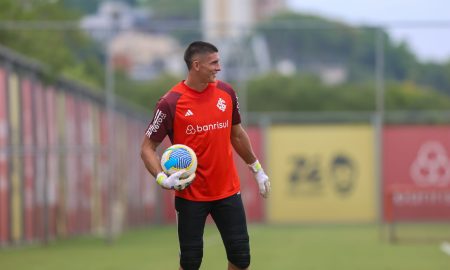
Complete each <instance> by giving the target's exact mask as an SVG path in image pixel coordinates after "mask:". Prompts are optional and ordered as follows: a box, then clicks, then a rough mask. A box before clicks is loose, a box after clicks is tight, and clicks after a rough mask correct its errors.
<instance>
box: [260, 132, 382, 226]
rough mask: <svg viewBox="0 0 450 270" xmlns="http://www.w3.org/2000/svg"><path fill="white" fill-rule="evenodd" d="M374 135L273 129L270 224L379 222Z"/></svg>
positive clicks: (270, 141) (270, 157) (270, 171)
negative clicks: (376, 219)
mask: <svg viewBox="0 0 450 270" xmlns="http://www.w3.org/2000/svg"><path fill="white" fill-rule="evenodd" d="M373 132H374V131H373V128H372V127H371V126H369V125H301V126H300V125H297V126H293V125H291V126H287V125H286V126H273V127H271V128H270V129H269V130H268V138H267V139H268V140H267V143H268V153H267V157H268V162H269V163H268V170H267V171H268V174H269V176H270V178H271V182H272V186H273V188H272V193H271V197H270V199H269V200H268V202H267V209H268V213H267V214H268V215H267V217H268V221H269V222H272V223H309V222H317V223H332V222H335V223H336V222H338V223H339V222H342V223H346V222H372V221H375V218H376V199H375V198H376V196H375V195H376V184H375V171H374V133H373Z"/></svg>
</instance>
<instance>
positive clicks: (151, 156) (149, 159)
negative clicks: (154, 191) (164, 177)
mask: <svg viewBox="0 0 450 270" xmlns="http://www.w3.org/2000/svg"><path fill="white" fill-rule="evenodd" d="M158 145H159V142H156V141H154V140H152V139H150V138H149V137H147V135H144V140H143V142H142V146H141V158H142V161H143V162H144V165H145V168H147V170H148V171H149V172H150V173H151V174H152V175H153V176H154V177H156V176H157V175H158V173H160V172H162V168H161V161H160V158H159V157H158V155H157V154H156V148H157V147H158Z"/></svg>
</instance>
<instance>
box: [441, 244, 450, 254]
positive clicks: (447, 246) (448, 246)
mask: <svg viewBox="0 0 450 270" xmlns="http://www.w3.org/2000/svg"><path fill="white" fill-rule="evenodd" d="M441 250H442V252H444V253H445V254H447V255H448V256H450V243H449V242H442V244H441Z"/></svg>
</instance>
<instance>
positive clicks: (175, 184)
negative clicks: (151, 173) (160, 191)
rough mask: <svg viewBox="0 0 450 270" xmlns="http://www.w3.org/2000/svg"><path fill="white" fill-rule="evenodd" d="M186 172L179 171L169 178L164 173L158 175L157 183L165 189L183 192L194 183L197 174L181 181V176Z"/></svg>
mask: <svg viewBox="0 0 450 270" xmlns="http://www.w3.org/2000/svg"><path fill="white" fill-rule="evenodd" d="M184 172H185V170H181V171H178V172H176V173H174V174H172V175H170V176H167V174H165V173H164V172H160V173H158V175H157V176H156V182H157V183H158V184H159V185H160V186H161V187H162V188H165V189H175V190H178V191H181V190H183V189H185V188H187V187H188V186H189V185H190V184H191V183H192V181H194V178H195V173H193V174H191V175H190V176H189V177H188V178H186V179H180V176H181V175H182V174H183V173H184Z"/></svg>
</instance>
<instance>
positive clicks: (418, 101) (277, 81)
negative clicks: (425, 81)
mask: <svg viewBox="0 0 450 270" xmlns="http://www.w3.org/2000/svg"><path fill="white" fill-rule="evenodd" d="M385 88H386V93H385V100H386V109H388V110H439V109H442V110H449V109H450V97H448V96H446V95H443V94H441V93H439V92H437V91H436V90H434V89H432V88H429V87H423V86H420V85H417V84H415V83H414V82H412V81H408V82H404V83H402V82H395V81H391V82H388V83H387V84H386V87H385ZM248 102H249V104H248V109H249V111H373V110H375V83H374V82H373V81H367V82H359V83H346V84H342V85H338V86H326V85H323V84H322V83H321V82H320V80H319V79H318V78H317V77H314V76H312V75H306V76H292V77H286V76H282V75H279V74H275V73H272V74H268V75H266V76H263V77H260V78H255V79H253V80H251V81H249V84H248Z"/></svg>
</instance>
